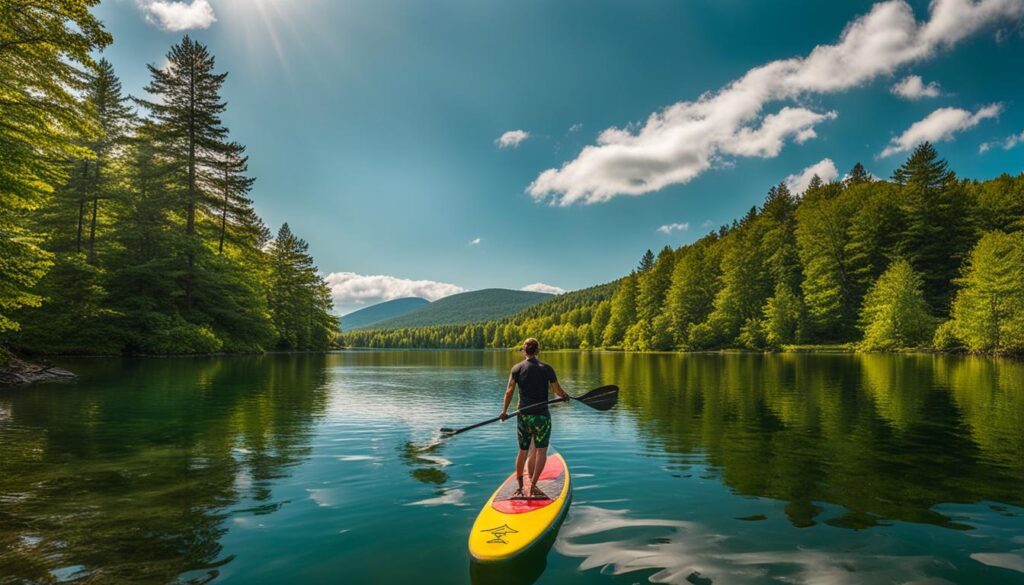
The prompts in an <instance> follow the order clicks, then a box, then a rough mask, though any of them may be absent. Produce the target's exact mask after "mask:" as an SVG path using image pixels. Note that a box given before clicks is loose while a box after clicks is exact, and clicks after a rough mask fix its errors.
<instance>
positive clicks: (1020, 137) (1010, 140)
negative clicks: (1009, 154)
mask: <svg viewBox="0 0 1024 585" xmlns="http://www.w3.org/2000/svg"><path fill="white" fill-rule="evenodd" d="M1018 144H1024V132H1021V133H1020V134H1014V135H1012V136H1007V137H1006V139H1005V140H993V141H992V142H984V143H982V145H981V146H979V147H978V152H980V153H982V154H984V153H986V152H988V151H990V150H992V149H993V148H995V147H997V146H998V147H1000V148H1002V149H1003V150H1010V149H1011V148H1013V147H1015V146H1017V145H1018Z"/></svg>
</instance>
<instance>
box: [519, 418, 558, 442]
mask: <svg viewBox="0 0 1024 585" xmlns="http://www.w3.org/2000/svg"><path fill="white" fill-rule="evenodd" d="M516 434H517V435H519V448H520V449H522V450H524V451H525V450H527V449H529V448H530V439H533V444H534V446H536V447H538V448H541V449H543V448H544V447H547V446H548V441H550V440H551V414H550V413H546V414H520V415H519V420H518V421H516Z"/></svg>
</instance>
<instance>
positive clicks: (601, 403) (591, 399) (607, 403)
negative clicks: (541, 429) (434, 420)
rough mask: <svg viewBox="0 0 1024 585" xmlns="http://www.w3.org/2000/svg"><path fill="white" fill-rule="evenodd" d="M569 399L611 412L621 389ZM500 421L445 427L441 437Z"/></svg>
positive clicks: (604, 388)
mask: <svg viewBox="0 0 1024 585" xmlns="http://www.w3.org/2000/svg"><path fill="white" fill-rule="evenodd" d="M569 398H571V399H573V400H575V401H576V402H582V403H583V404H586V405H587V406H589V407H590V408H593V409H594V410H609V409H610V408H611V407H613V406H615V403H616V402H618V401H619V387H618V386H615V385H612V386H601V387H600V388H594V389H593V390H591V391H590V392H587V393H586V394H584V395H583V396H570V397H569ZM563 400H564V399H563V398H553V399H551V400H548V401H547V402H545V403H544V404H554V403H556V402H562V401H563ZM537 406H538V405H536V404H531V405H530V406H528V407H527V408H520V409H519V410H517V411H515V412H510V413H508V418H512V417H513V416H515V415H517V414H519V413H520V412H522V411H523V410H527V409H530V408H536V407H537ZM499 420H501V417H500V416H496V417H494V418H492V419H488V420H485V421H483V422H478V423H476V424H475V425H469V426H468V427H463V428H461V429H449V428H447V427H445V428H443V429H441V435H442V436H445V437H454V436H455V435H457V434H459V433H464V432H466V431H471V430H473V429H475V428H477V427H482V426H484V425H489V424H491V423H492V422H495V421H499Z"/></svg>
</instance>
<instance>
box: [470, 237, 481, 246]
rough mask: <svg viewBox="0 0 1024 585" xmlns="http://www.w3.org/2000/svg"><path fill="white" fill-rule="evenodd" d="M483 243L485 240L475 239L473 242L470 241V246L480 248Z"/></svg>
mask: <svg viewBox="0 0 1024 585" xmlns="http://www.w3.org/2000/svg"><path fill="white" fill-rule="evenodd" d="M482 241H483V240H482V239H481V238H473V239H472V240H470V241H469V245H470V246H479V245H480V242H482Z"/></svg>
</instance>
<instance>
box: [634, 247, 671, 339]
mask: <svg viewBox="0 0 1024 585" xmlns="http://www.w3.org/2000/svg"><path fill="white" fill-rule="evenodd" d="M673 268H674V256H673V254H672V248H670V247H668V246H665V247H664V248H662V250H661V252H659V253H658V259H657V260H655V262H654V265H653V266H651V267H650V268H649V269H647V270H646V271H645V272H641V273H640V274H639V276H638V282H637V298H636V312H637V316H638V317H639V318H640V319H646V320H647V321H649V322H653V321H654V318H655V317H657V316H658V315H659V314H661V309H662V306H663V305H664V304H665V295H666V294H667V293H668V287H669V285H670V284H671V283H672V269H673Z"/></svg>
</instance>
